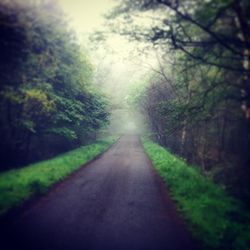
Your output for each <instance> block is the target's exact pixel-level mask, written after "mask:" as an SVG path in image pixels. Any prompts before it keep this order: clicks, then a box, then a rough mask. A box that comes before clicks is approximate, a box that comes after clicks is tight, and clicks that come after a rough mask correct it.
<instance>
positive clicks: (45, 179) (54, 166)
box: [0, 137, 115, 215]
mask: <svg viewBox="0 0 250 250" xmlns="http://www.w3.org/2000/svg"><path fill="white" fill-rule="evenodd" d="M114 142H115V139H114V138H111V137H110V138H106V139H103V140H100V141H97V142H96V143H94V144H90V145H87V146H83V147H80V148H78V149H75V150H72V151H69V152H67V153H65V154H62V155H59V156H57V157H55V158H52V159H49V160H45V161H41V162H38V163H35V164H31V165H29V166H27V167H23V168H21V169H14V170H10V171H7V172H3V173H1V174H0V215H3V214H5V213H6V212H7V211H8V210H10V209H11V208H14V207H17V206H20V205H21V204H22V203H23V202H24V201H25V200H27V199H28V198H30V197H31V196H33V195H37V194H38V195H39V194H44V193H46V192H47V190H48V188H49V187H50V186H52V185H53V184H54V183H56V182H58V181H60V180H63V179H64V178H65V177H66V176H68V175H69V174H71V173H72V172H73V171H75V170H76V169H78V168H79V167H80V166H82V165H83V164H85V163H87V162H88V161H90V160H92V159H93V158H95V157H96V156H98V155H99V154H101V153H102V152H104V151H105V150H106V149H107V148H108V147H109V146H110V145H112V144H113V143H114Z"/></svg>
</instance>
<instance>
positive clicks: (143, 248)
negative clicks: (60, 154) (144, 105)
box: [1, 135, 197, 250]
mask: <svg viewBox="0 0 250 250" xmlns="http://www.w3.org/2000/svg"><path fill="white" fill-rule="evenodd" d="M4 238H5V240H6V243H7V244H8V245H6V246H5V249H36V250H37V249H46V250H54V249H58V250H59V249H60V250H80V249H81V250H85V249H86V250H101V249H102V250H106V249H108V250H151V249H152V250H153V249H154V250H161V249H171V250H175V249H182V250H187V249H197V247H196V243H195V242H194V240H192V239H191V237H190V234H189V233H188V232H187V230H186V227H185V223H184V222H183V220H182V219H181V218H180V217H179V216H178V213H177V212H176V209H175V206H174V204H173V202H172V201H171V199H170V196H169V194H168V192H167V190H166V188H165V186H164V184H163V183H162V181H161V179H160V178H159V177H158V176H157V175H156V173H155V172H154V170H153V168H152V165H151V163H150V161H149V159H148V158H147V156H146V154H145V153H144V151H143V148H142V146H141V144H140V142H139V138H138V136H135V135H126V136H123V137H121V138H120V139H119V141H118V142H117V143H116V144H115V145H113V146H112V147H111V148H110V149H109V150H108V151H107V152H106V153H104V154H103V155H102V156H101V157H99V158H98V159H97V160H95V161H93V162H91V163H90V164H88V165H87V166H85V167H83V168H81V169H80V170H79V171H78V172H77V173H75V174H73V175H72V176H70V177H69V178H67V179H66V180H65V181H63V182H62V183H60V184H59V185H57V186H56V187H55V188H53V189H52V190H51V191H50V192H49V193H48V194H47V195H46V196H43V197H42V198H40V199H39V200H38V201H37V202H35V203H34V204H33V205H32V206H30V207H29V208H28V209H26V210H25V212H23V213H22V214H21V215H19V217H18V218H17V219H15V221H14V222H12V223H10V224H9V225H8V228H7V229H6V230H5V235H4ZM6 243H5V244H6ZM1 246H2V245H1ZM2 249H3V248H2Z"/></svg>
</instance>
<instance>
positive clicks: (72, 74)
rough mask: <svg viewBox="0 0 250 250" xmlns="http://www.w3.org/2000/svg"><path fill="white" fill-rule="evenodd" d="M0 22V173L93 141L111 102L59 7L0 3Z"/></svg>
mask: <svg viewBox="0 0 250 250" xmlns="http://www.w3.org/2000/svg"><path fill="white" fill-rule="evenodd" d="M0 19H1V23H0V32H1V42H0V54H1V58H0V79H1V85H0V114H1V115H0V138H1V141H0V151H1V154H0V163H1V164H0V165H1V166H0V171H3V170H7V169H11V168H13V167H22V166H25V165H27V164H30V163H33V162H37V161H41V160H45V159H48V158H51V157H53V156H55V155H58V154H61V153H63V152H66V151H69V150H72V149H74V148H78V147H80V146H82V145H86V144H89V143H91V142H93V141H94V140H95V138H96V137H97V136H98V133H99V131H100V129H105V126H106V125H107V123H108V120H109V109H110V108H109V102H108V100H107V97H106V96H104V95H103V94H101V93H99V92H100V91H98V90H97V89H95V88H94V87H93V84H92V78H93V70H94V66H93V65H92V62H91V61H90V59H89V56H88V54H87V52H86V49H85V48H83V46H80V45H79V41H78V40H77V38H76V35H75V33H74V32H73V31H72V30H71V28H69V26H68V21H67V17H66V16H65V14H64V13H63V12H62V10H61V9H60V7H59V6H58V5H57V4H56V2H55V1H50V0H48V1H19V0H13V1H12V0H11V1H9V0H7V1H1V2H0Z"/></svg>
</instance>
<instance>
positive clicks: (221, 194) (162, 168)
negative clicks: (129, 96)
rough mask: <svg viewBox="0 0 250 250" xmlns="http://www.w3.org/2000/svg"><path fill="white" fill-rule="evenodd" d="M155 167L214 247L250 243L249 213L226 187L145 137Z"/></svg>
mask: <svg viewBox="0 0 250 250" xmlns="http://www.w3.org/2000/svg"><path fill="white" fill-rule="evenodd" d="M142 143H143V145H144V148H145V150H146V152H147V154H148V156H149V158H150V159H151V160H152V163H153V165H154V167H155V168H156V170H157V172H158V173H159V175H160V176H161V177H162V178H163V180H164V182H165V183H166V185H167V186H168V188H169V190H170V193H171V196H172V198H173V199H174V200H175V202H176V204H177V207H178V209H179V210H180V212H181V213H182V214H183V216H184V218H186V220H187V223H188V226H189V228H190V229H191V231H192V233H193V235H194V236H195V237H196V238H198V239H200V240H201V241H202V242H203V243H204V247H209V248H212V249H227V250H229V249H237V250H243V249H244V250H246V249H249V247H250V213H249V212H248V211H247V210H246V208H245V207H244V205H243V204H241V203H240V201H238V200H236V199H234V198H232V197H230V196H229V195H228V194H227V193H226V192H225V190H224V189H223V187H221V186H219V185H218V184H215V183H214V182H213V181H212V180H211V179H209V178H207V177H204V176H202V175H201V174H200V173H199V171H198V168H197V167H193V166H189V165H188V164H187V163H186V162H185V161H184V160H182V159H180V158H178V157H176V156H174V155H173V154H171V153H170V152H168V151H167V150H166V149H164V148H163V147H161V146H159V145H158V144H155V143H153V142H152V141H149V140H144V139H143V140H142Z"/></svg>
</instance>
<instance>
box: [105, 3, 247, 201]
mask: <svg viewBox="0 0 250 250" xmlns="http://www.w3.org/2000/svg"><path fill="white" fill-rule="evenodd" d="M118 2H119V4H118V5H117V7H116V8H114V9H113V11H112V12H111V13H110V14H109V15H108V22H109V23H110V26H111V31H112V32H116V33H119V34H121V35H123V36H127V37H128V38H129V39H130V40H136V41H142V42H144V43H145V42H147V43H149V44H151V46H152V48H153V50H154V51H155V57H156V60H157V65H153V64H152V65H150V64H147V63H146V62H145V63H144V66H146V67H148V68H149V72H150V71H151V73H149V75H151V76H150V77H148V79H149V80H148V81H147V82H146V83H145V82H144V84H142V85H141V86H140V87H139V88H137V89H136V90H135V91H134V92H132V93H131V97H130V102H131V103H132V105H134V104H136V105H137V106H138V108H139V110H140V112H142V113H143V114H144V115H145V116H146V117H147V121H148V125H149V127H150V130H151V132H152V137H154V138H155V139H156V140H157V141H158V142H159V143H160V144H161V145H163V146H165V147H167V148H169V149H171V151H172V152H175V153H176V154H179V155H180V156H182V157H184V158H185V159H187V160H188V161H189V162H191V163H193V164H198V165H199V166H200V169H201V171H202V173H203V174H204V175H207V176H210V177H211V178H213V179H214V180H215V181H217V182H220V183H221V184H223V185H225V186H226V188H227V189H228V190H229V191H230V192H232V193H234V194H235V195H237V196H239V197H241V198H242V199H244V200H245V201H249V183H250V182H249V173H250V172H249V163H250V159H249V146H250V124H249V122H250V115H249V114H250V113H249V110H250V19H249V15H248V13H249V11H250V3H249V1H246V0H241V1H234V0H223V1H221V0H207V1H197V0H183V1H175V0H173V1H171V0H156V1H152V0H142V1H141V0H140V1H139V0H138V1H137V0H135V1H118ZM142 66H143V62H142Z"/></svg>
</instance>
